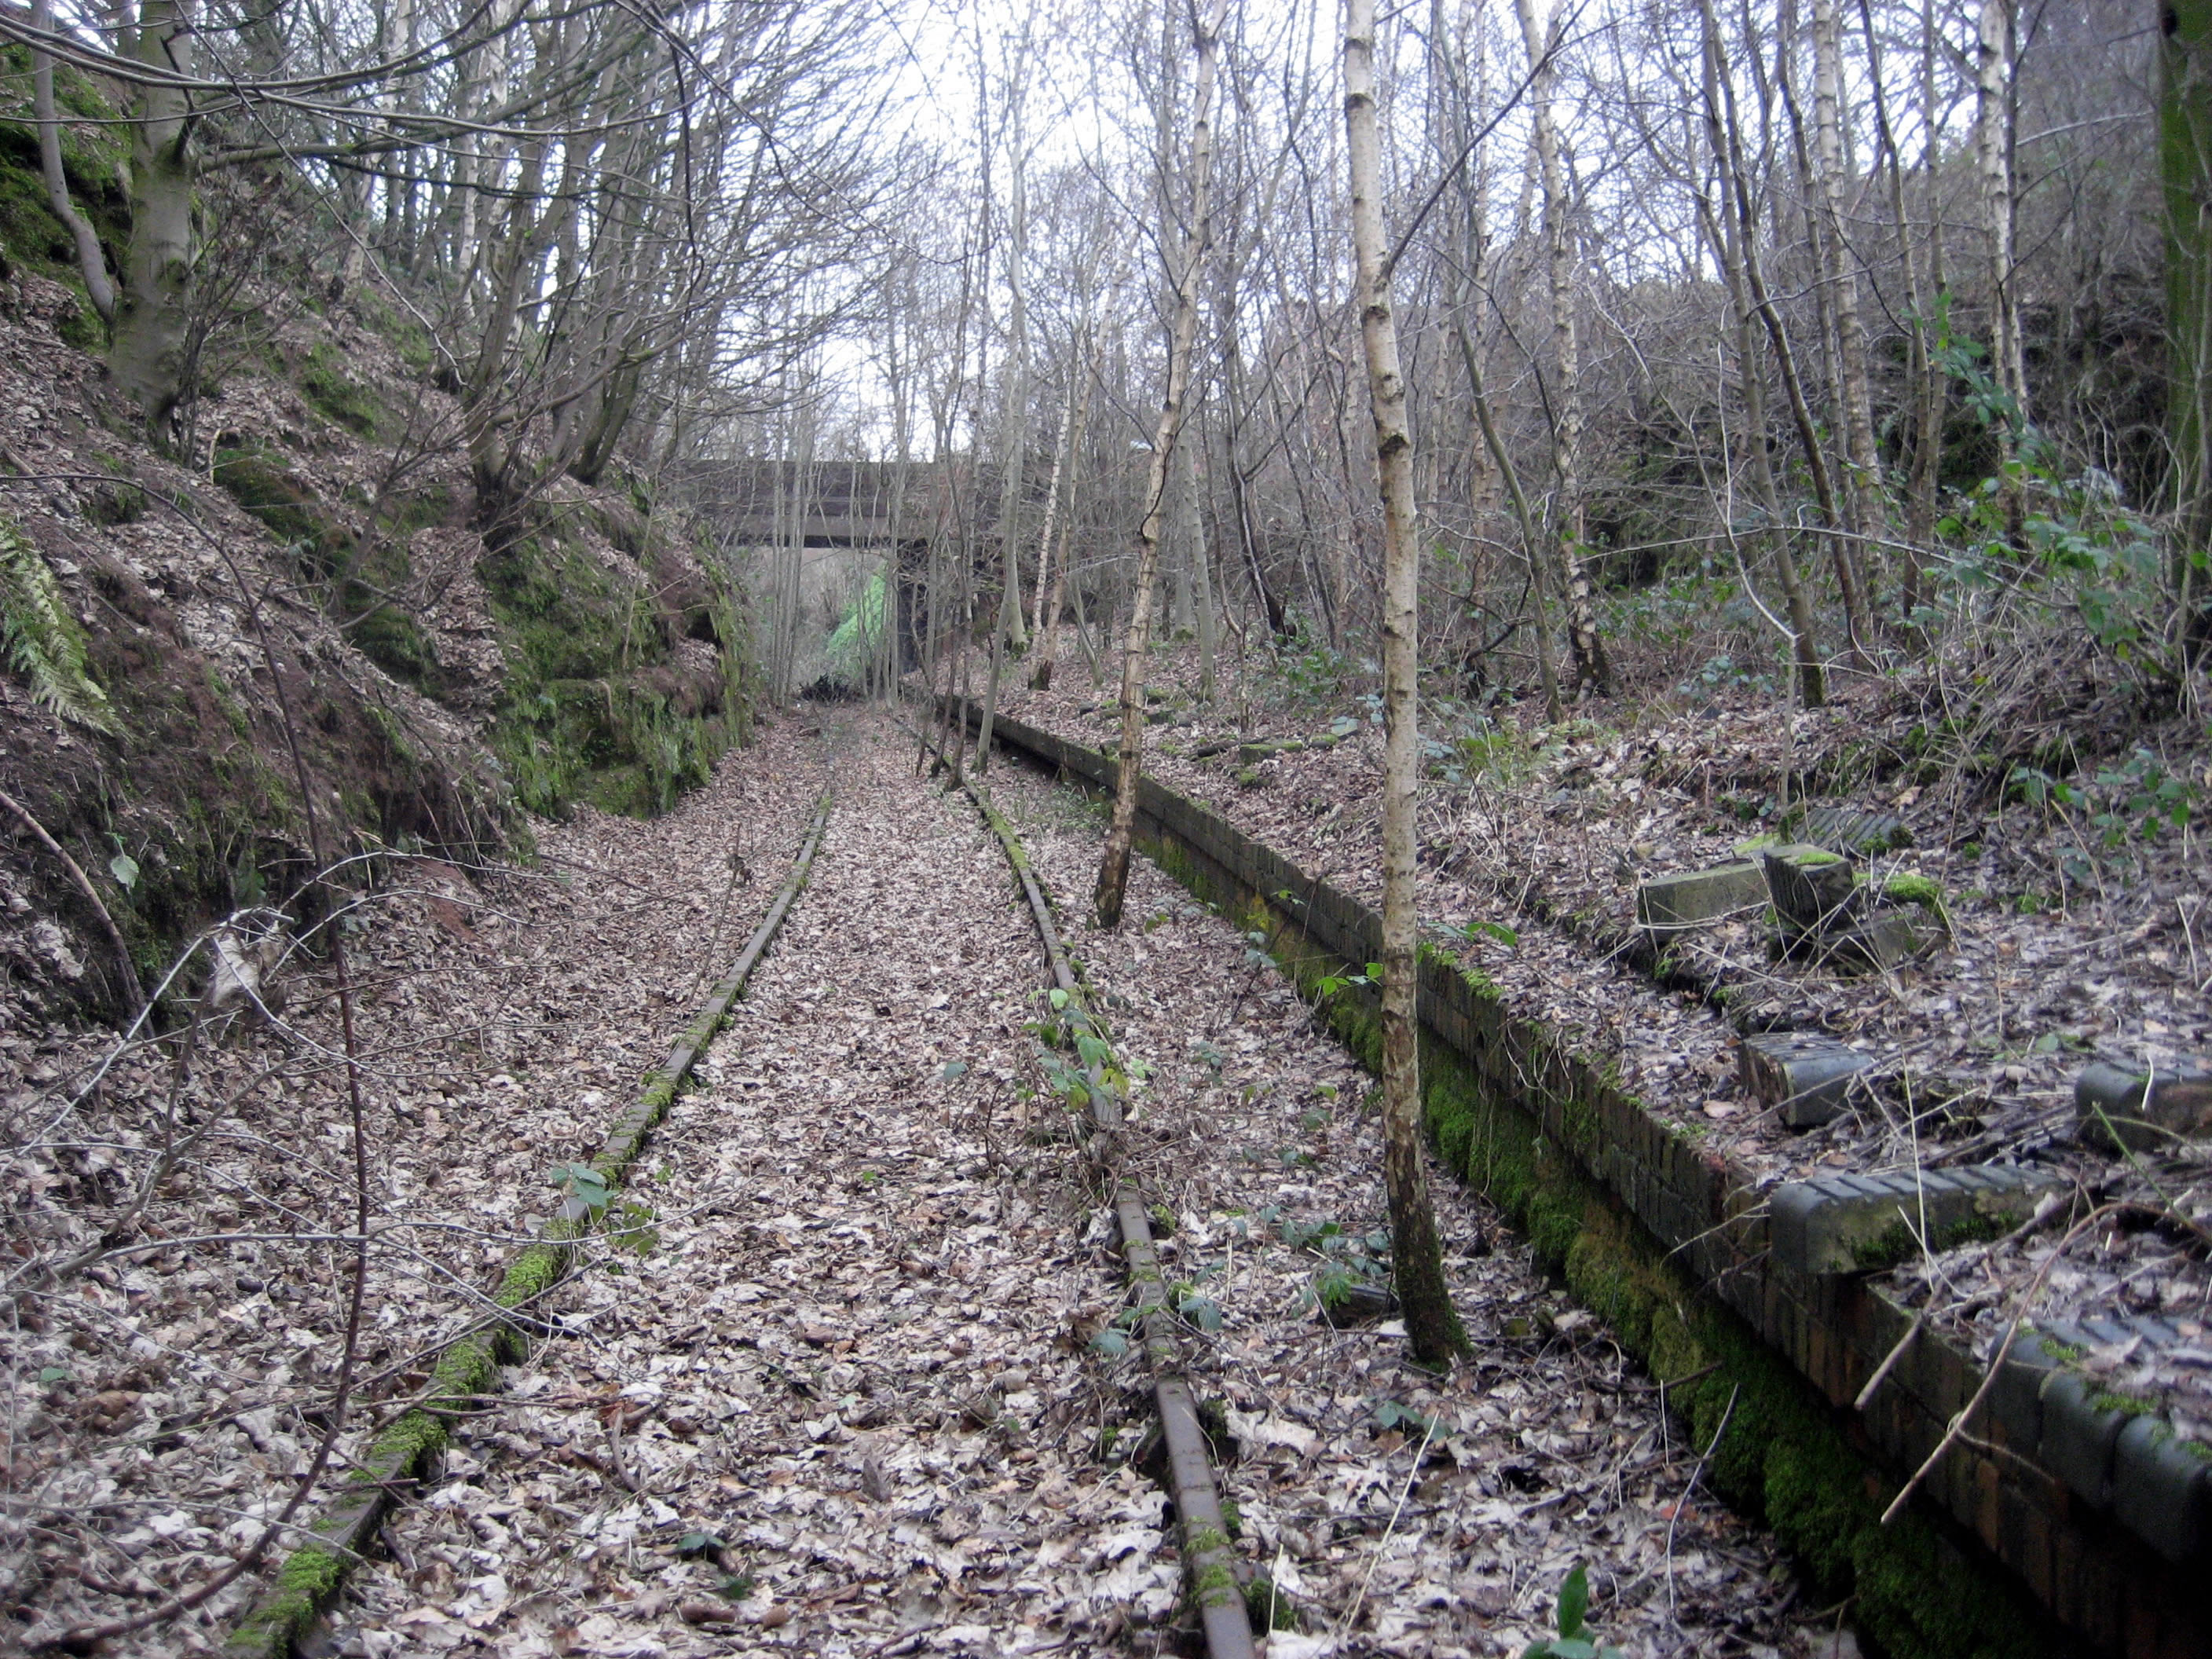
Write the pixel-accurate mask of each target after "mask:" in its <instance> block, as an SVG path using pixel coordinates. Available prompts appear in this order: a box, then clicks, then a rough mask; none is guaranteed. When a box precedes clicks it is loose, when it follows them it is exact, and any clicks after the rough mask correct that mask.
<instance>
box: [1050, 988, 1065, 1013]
mask: <svg viewBox="0 0 2212 1659" xmlns="http://www.w3.org/2000/svg"><path fill="white" fill-rule="evenodd" d="M1049 995H1050V997H1051V999H1052V1006H1054V1008H1065V1007H1066V1006H1067V993H1066V992H1065V991H1063V990H1061V989H1060V987H1058V986H1057V985H1055V986H1054V987H1052V990H1051V992H1050V993H1049Z"/></svg>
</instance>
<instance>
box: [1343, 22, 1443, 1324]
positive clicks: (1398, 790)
mask: <svg viewBox="0 0 2212 1659" xmlns="http://www.w3.org/2000/svg"><path fill="white" fill-rule="evenodd" d="M1344 120H1345V129H1346V146H1345V153H1346V157H1347V159H1348V161H1349V162H1350V167H1351V174H1352V246H1353V248H1354V249H1355V251H1356V252H1357V255H1358V267H1359V286H1358V294H1357V300H1358V307H1359V323H1360V338H1361V341H1362V343H1363V344H1364V346H1365V348H1366V356H1367V395H1368V404H1369V407H1370V410H1371V411H1372V413H1373V416H1374V421H1375V459H1376V467H1377V470H1378V471H1379V472H1380V474H1381V477H1382V485H1383V1185H1384V1188H1385V1189H1386V1191H1387V1193H1388V1195H1389V1204H1390V1263H1391V1273H1392V1276H1393V1278H1394V1279H1395V1280H1396V1283H1397V1287H1398V1300H1399V1303H1400V1304H1401V1306H1402V1307H1403V1309H1404V1310H1405V1316H1406V1335H1407V1339H1408V1340H1409V1341H1410V1342H1411V1344H1412V1346H1413V1358H1415V1359H1417V1360H1419V1362H1420V1363H1421V1364H1425V1365H1443V1364H1449V1362H1450V1360H1451V1358H1452V1356H1453V1355H1455V1354H1456V1353H1460V1352H1464V1351H1465V1350H1466V1347H1467V1333H1466V1332H1465V1330H1463V1329H1462V1328H1461V1326H1460V1322H1459V1315H1458V1313H1457V1312H1456V1311H1455V1310H1454V1309H1453V1307H1452V1302H1451V1287H1450V1286H1449V1285H1447V1284H1445V1282H1444V1271H1443V1245H1442V1243H1440V1241H1439V1240H1438V1238H1437V1217H1436V1210H1435V1207H1434V1206H1433V1205H1432V1204H1431V1202H1430V1199H1429V1178H1428V1169H1427V1160H1426V1158H1425V1156H1424V1155H1423V1152H1422V1146H1421V1049H1420V1041H1421V1038H1420V1023H1419V1016H1418V1010H1417V1008H1416V1006H1415V1005H1416V1002H1417V1000H1418V997H1419V987H1420V976H1419V968H1420V964H1419V957H1418V956H1417V954H1416V951H1415V946H1416V945H1417V943H1418V940H1419V922H1418V921H1417V919H1416V916H1415V904H1414V883H1415V869H1414V861H1413V842H1414V835H1413V812H1414V806H1415V798H1416V795H1417V793H1418V792H1419V781H1420V780H1419V744H1420V733H1419V678H1420V635H1419V627H1420V605H1419V591H1420V560H1421V550H1420V542H1419V534H1418V526H1417V525H1416V522H1415V520H1416V512H1415V507H1414V501H1413V440H1412V439H1411V438H1410V437H1409V436H1407V431H1406V381H1405V376H1404V374H1403V372H1402V370H1401V367H1400V363H1399V357H1398V326H1397V320H1396V318H1395V315H1394V314H1393V313H1392V310H1391V306H1390V262H1389V251H1388V248H1387V246H1386V236H1385V233H1384V230H1383V204H1382V202H1381V200H1380V199H1379V197H1380V196H1381V193H1382V173H1383V167H1382V162H1381V160H1380V157H1379V154H1378V152H1379V150H1380V149H1381V143H1380V140H1379V139H1378V138H1377V137H1376V118H1375V0H1348V3H1347V6H1346V20H1345V27H1344Z"/></svg>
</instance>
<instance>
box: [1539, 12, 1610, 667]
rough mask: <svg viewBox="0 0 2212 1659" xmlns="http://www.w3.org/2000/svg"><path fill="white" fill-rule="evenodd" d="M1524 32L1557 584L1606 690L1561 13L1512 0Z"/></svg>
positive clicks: (1580, 646) (1574, 649)
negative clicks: (1586, 521) (1554, 400)
mask: <svg viewBox="0 0 2212 1659" xmlns="http://www.w3.org/2000/svg"><path fill="white" fill-rule="evenodd" d="M1515 6H1516V10H1517V11H1518V12H1519V14H1520V19H1521V38H1522V44H1523V45H1524V46H1526V47H1527V48H1528V70H1529V87H1528V92H1529V119H1530V122H1531V124H1532V125H1534V129H1535V136H1536V159H1537V166H1538V171H1539V173H1540V175H1541V180H1542V183H1543V188H1544V246H1545V252H1546V256H1547V260H1548V262H1549V264H1550V269H1551V284H1552V344H1553V351H1554V353H1555V354H1556V356H1557V357H1558V360H1559V387H1558V392H1559V397H1558V404H1559V408H1558V415H1557V424H1556V425H1555V427H1554V428H1553V437H1552V453H1553V471H1555V472H1556V473H1557V475H1558V478H1559V510H1558V511H1557V512H1556V513H1554V514H1553V526H1552V528H1553V535H1554V536H1555V538H1557V542H1558V546H1559V576H1560V586H1561V587H1562V588H1563V590H1564V593H1565V599H1566V602H1567V646H1568V649H1569V650H1570V651H1571V653H1573V655H1574V659H1575V689H1576V690H1577V692H1586V691H1596V692H1598V693H1599V694H1601V695H1603V696H1609V695H1611V693H1612V690H1613V667H1612V665H1611V664H1610V663H1608V662H1607V659H1606V654H1605V642H1604V641H1602V640H1601V639H1600V638H1599V637H1598V631H1597V614H1596V611H1595V609H1594V608H1593V607H1592V605H1591V604H1590V582H1589V570H1588V569H1587V568H1585V567H1584V565H1583V557H1582V548H1583V499H1582V494H1583V486H1582V441H1583V392H1582V380H1583V374H1582V349H1581V343H1580V341H1579V340H1578V339H1577V333H1576V326H1575V279H1574V239H1573V231H1572V228H1571V226H1570V225H1569V224H1568V222H1567V218H1568V212H1569V210H1570V208H1571V205H1572V204H1571V203H1570V202H1569V200H1568V199H1567V185H1566V175H1565V170H1564V169H1563V168H1562V167H1560V165H1559V132H1558V130H1557V128H1556V127H1555V125H1553V119H1552V83H1553V78H1554V77H1553V70H1552V61H1551V59H1552V53H1553V52H1554V51H1556V50H1557V48H1558V46H1559V28H1558V24H1559V19H1558V18H1557V17H1554V18H1553V20H1552V27H1551V29H1550V31H1549V35H1548V38H1547V30H1546V27H1545V25H1544V24H1543V23H1541V22H1540V21H1538V20H1537V16H1536V8H1535V0H1515Z"/></svg>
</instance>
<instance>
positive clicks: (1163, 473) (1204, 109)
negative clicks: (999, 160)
mask: <svg viewBox="0 0 2212 1659" xmlns="http://www.w3.org/2000/svg"><path fill="white" fill-rule="evenodd" d="M1227 9H1228V0H1208V6H1207V9H1206V11H1205V12H1204V13H1200V12H1199V11H1198V10H1197V9H1195V7H1194V8H1193V10H1192V13H1191V20H1190V21H1191V34H1192V47H1193V51H1194V54H1195V56H1196V58H1197V62H1198V67H1197V74H1196V81H1195V85H1194V89H1193V91H1192V94H1191V117H1190V165H1189V168H1188V178H1189V185H1190V200H1189V206H1188V210H1187V216H1186V217H1185V219H1184V221H1183V225H1182V236H1181V238H1180V239H1179V240H1175V239H1170V236H1169V235H1168V234H1167V232H1168V227H1166V226H1164V225H1163V227H1162V234H1161V238H1160V240H1161V243H1162V245H1163V246H1164V247H1170V248H1174V249H1175V250H1176V258H1175V263H1174V264H1173V266H1172V267H1171V269H1172V270H1173V272H1174V276H1175V306H1174V310H1173V313H1172V320H1171V322H1170V325H1169V332H1168V360H1167V386H1166V392H1165V394H1164V397H1163V398H1162V399H1161V402H1160V413H1159V418H1158V421H1157V422H1155V424H1154V426H1153V428H1152V460H1151V464H1150V465H1149V466H1148V467H1147V469H1146V480H1145V496H1144V511H1143V517H1142V518H1141V519H1140V520H1139V525H1138V530H1137V550H1136V551H1137V571H1136V576H1135V579H1134V586H1133V589H1132V591H1131V594H1130V599H1129V626H1128V631H1127V634H1126V635H1124V636H1123V639H1122V644H1121V744H1120V747H1119V750H1117V752H1116V757H1115V758H1116V769H1115V788H1114V817H1113V821H1112V823H1111V825H1110V826H1109V829H1108V830H1107V832H1106V848H1105V852H1104V854H1103V856H1102V857H1101V858H1100V859H1099V861H1098V882H1097V887H1096V889H1095V890H1094V891H1093V894H1092V899H1091V904H1092V910H1093V913H1094V914H1095V915H1096V916H1097V922H1098V925H1099V926H1100V927H1105V928H1113V927H1120V926H1121V906H1122V902H1123V900H1124V898H1125V897H1126V896H1127V892H1128V886H1129V857H1130V853H1131V850H1132V848H1133V844H1134V842H1135V840H1136V834H1137V793H1138V788H1139V784H1140V782H1141V781H1142V769H1143V764H1144V742H1145V684H1144V682H1145V653H1146V644H1147V641H1148V640H1149V638H1150V636H1151V634H1152V587H1153V585H1154V584H1155V583H1156V582H1157V581H1158V580H1159V569H1160V535H1161V532H1162V529H1163V525H1164V520H1165V518H1166V508H1167V493H1168V477H1169V472H1168V469H1169V467H1170V464H1171V463H1172V462H1173V460H1174V459H1175V448H1176V441H1178V440H1179V439H1180V438H1181V436H1182V422H1183V402H1184V399H1185V398H1186V397H1187V396H1188V393H1189V391H1190V381H1191V360H1192V358H1193V357H1194V356H1195V354H1196V349H1197V343H1198V301H1199V293H1200V281H1201V279H1202V277H1203V276H1204V266H1205V264H1206V243H1207V241H1208V240H1209V235H1210V224H1211V220H1210V214H1211V209H1212V201H1211V190H1212V173H1213V88H1214V81H1215V78H1216V76H1217V73H1218V64H1219V59H1220V55H1221V20H1222V17H1223V15H1224V14H1225V12H1226V11H1227Z"/></svg>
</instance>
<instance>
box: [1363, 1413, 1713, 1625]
mask: <svg viewBox="0 0 2212 1659" xmlns="http://www.w3.org/2000/svg"><path fill="white" fill-rule="evenodd" d="M1729 1403H1730V1404H1733V1403H1735V1402H1734V1401H1730V1402H1729ZM1436 1431H1437V1419H1435V1418H1433V1417H1431V1418H1430V1419H1428V1427H1427V1428H1426V1429H1425V1430H1424V1431H1422V1433H1421V1443H1420V1444H1419V1446H1417V1447H1416V1448H1414V1450H1413V1468H1409V1469H1407V1471H1406V1483H1405V1485H1403V1486H1400V1487H1399V1488H1398V1502H1397V1505H1396V1507H1395V1508H1394V1509H1392V1510H1391V1511H1390V1524H1389V1526H1387V1527H1385V1528H1383V1536H1382V1537H1381V1538H1379V1539H1378V1540H1376V1544H1375V1553H1373V1554H1371V1555H1370V1556H1369V1557H1368V1558H1367V1572H1366V1575H1365V1576H1364V1577H1362V1578H1361V1579H1360V1581H1359V1593H1358V1595H1355V1596H1353V1597H1352V1605H1351V1606H1350V1607H1346V1609H1345V1610H1344V1615H1343V1617H1341V1618H1340V1619H1339V1620H1337V1621H1336V1623H1335V1625H1334V1626H1333V1627H1332V1628H1331V1629H1330V1631H1329V1639H1330V1640H1331V1641H1334V1640H1336V1639H1337V1638H1340V1637H1341V1636H1342V1635H1343V1634H1344V1632H1346V1631H1347V1630H1350V1629H1351V1628H1352V1620H1355V1619H1357V1618H1358V1617H1359V1608H1360V1606H1361V1604H1362V1603H1363V1602H1364V1601H1366V1600H1367V1587H1368V1586H1369V1585H1370V1584H1371V1583H1374V1582H1375V1569H1376V1567H1377V1566H1379V1565H1382V1561H1383V1551H1384V1550H1386V1549H1388V1548H1389V1547H1390V1535H1391V1534H1393V1533H1395V1532H1396V1531H1397V1530H1398V1518H1399V1516H1402V1515H1403V1514H1405V1512H1406V1499H1407V1498H1408V1497H1409V1496H1410V1495H1411V1494H1412V1492H1413V1482H1414V1480H1417V1479H1418V1478H1419V1475H1420V1473H1421V1460H1422V1459H1423V1458H1425V1457H1426V1456H1427V1455H1429V1442H1430V1440H1431V1438H1433V1437H1434V1436H1435V1434H1436Z"/></svg>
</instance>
